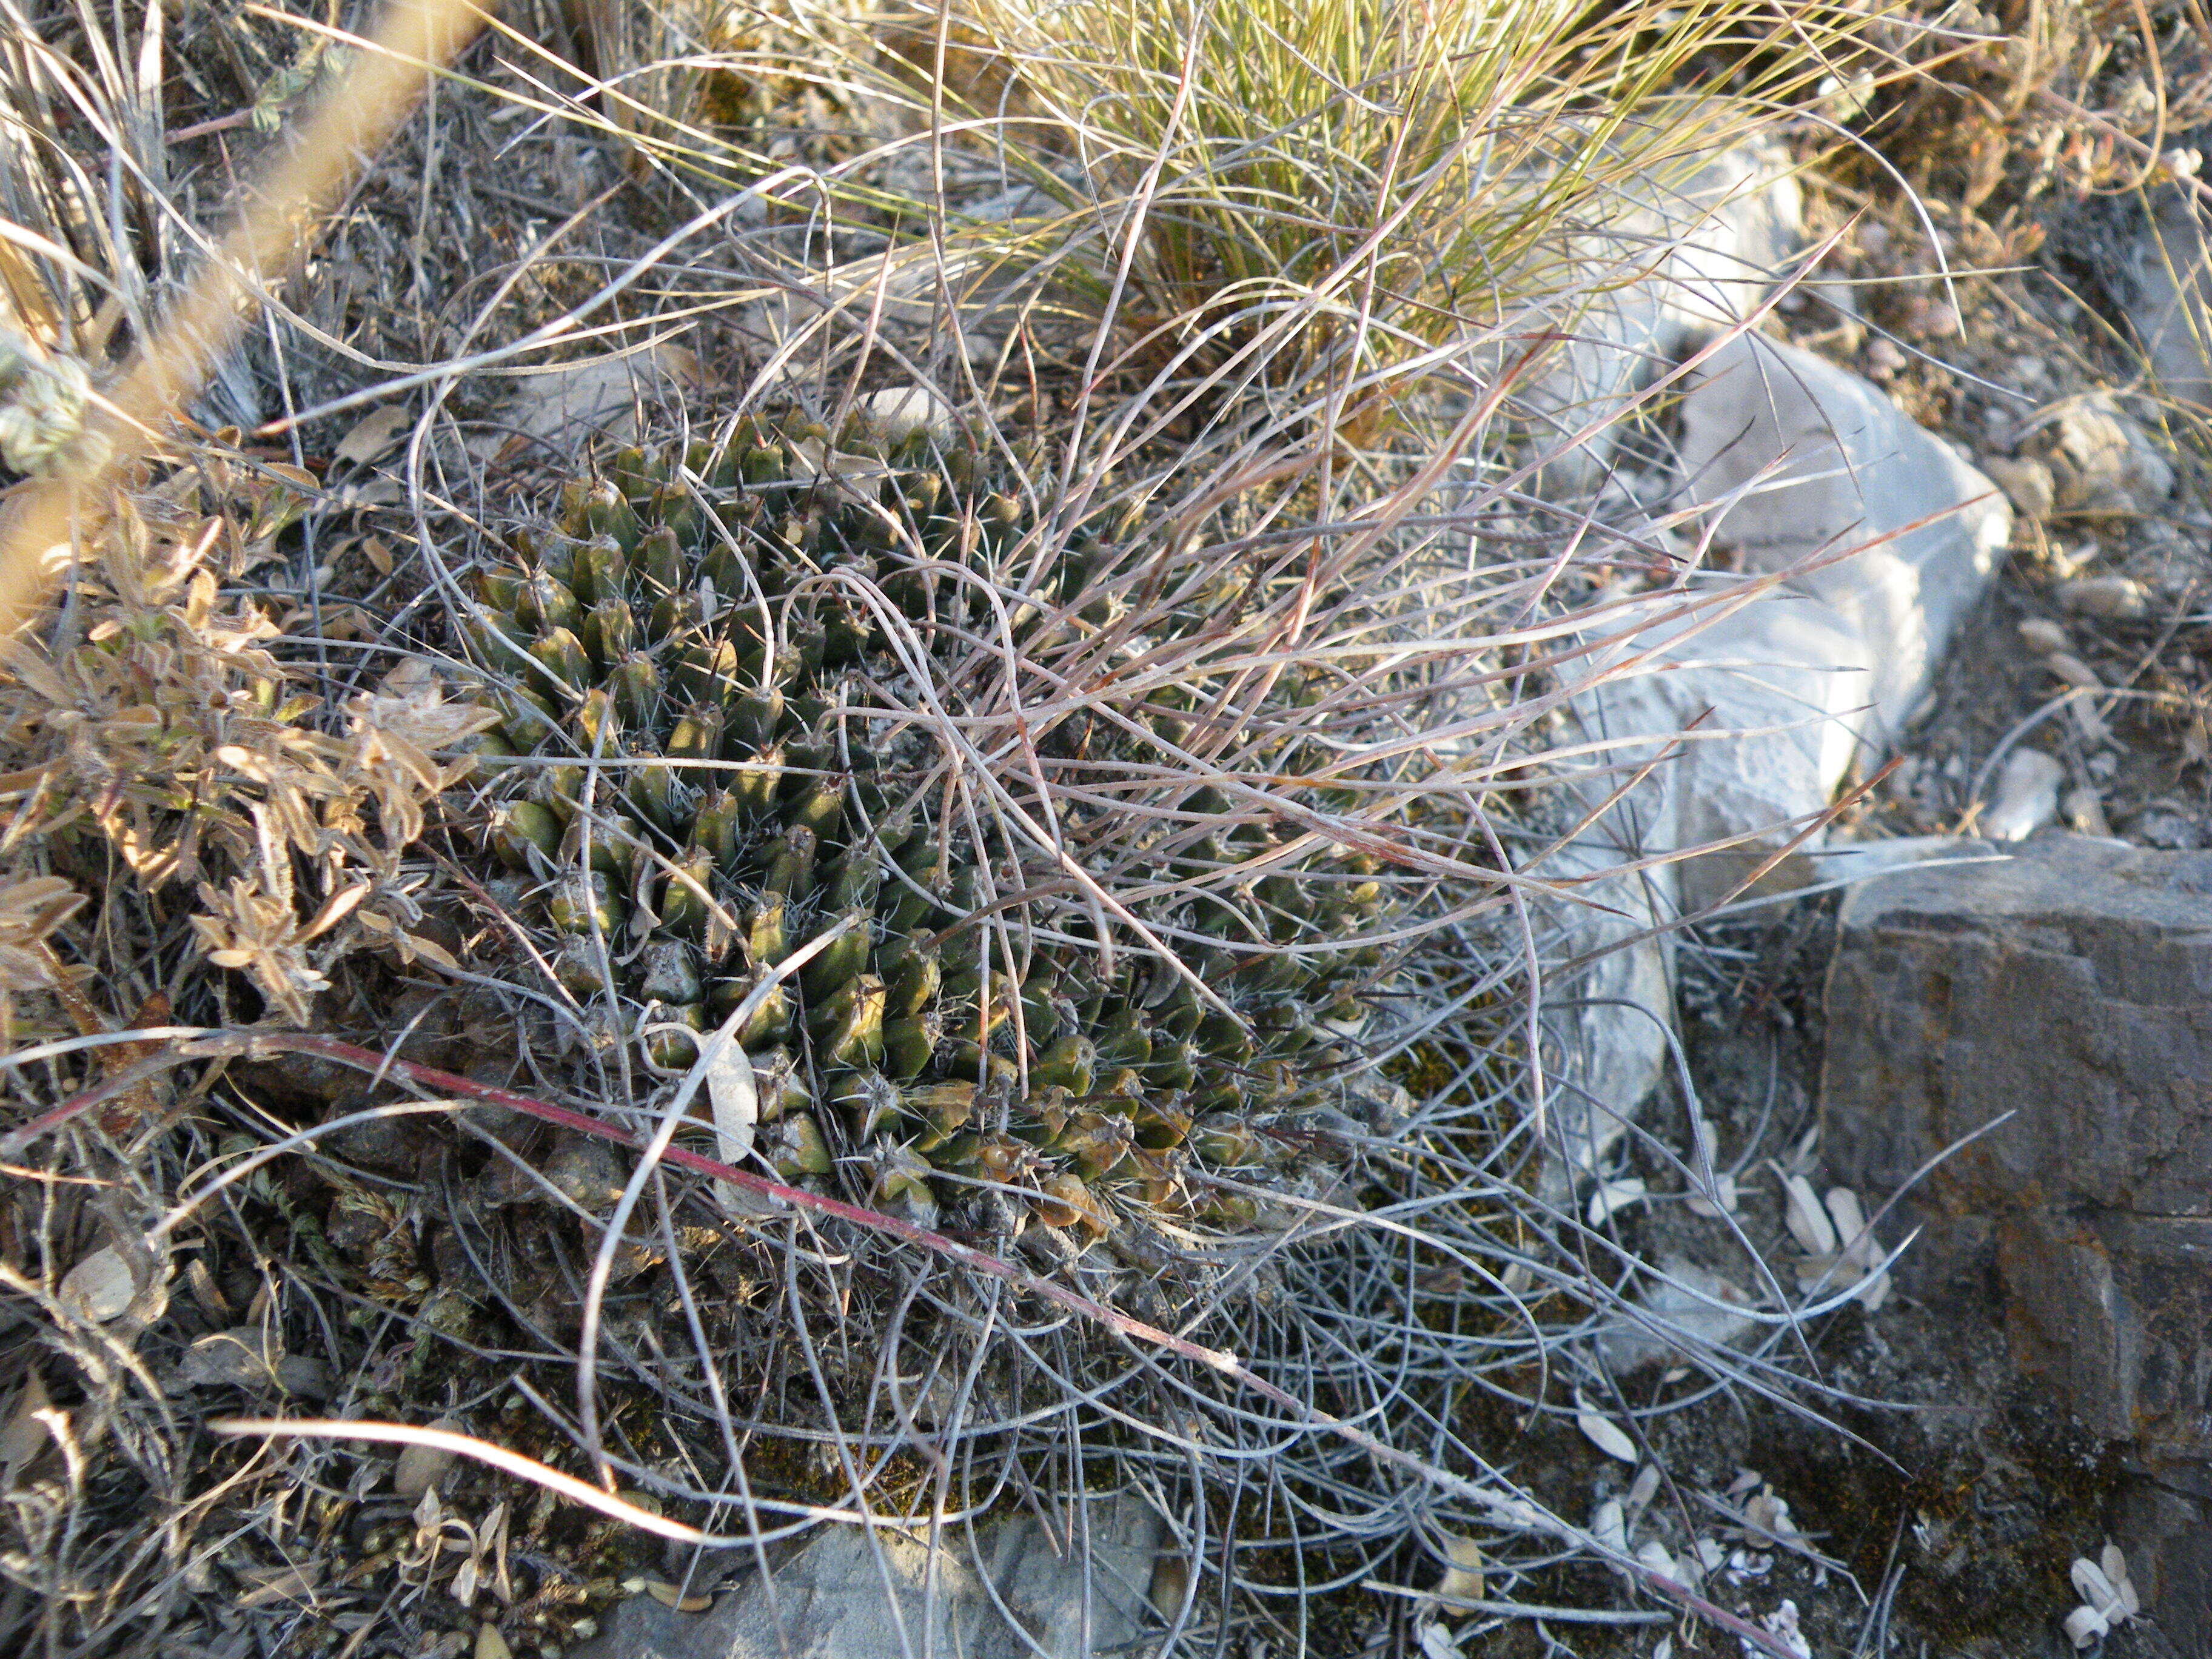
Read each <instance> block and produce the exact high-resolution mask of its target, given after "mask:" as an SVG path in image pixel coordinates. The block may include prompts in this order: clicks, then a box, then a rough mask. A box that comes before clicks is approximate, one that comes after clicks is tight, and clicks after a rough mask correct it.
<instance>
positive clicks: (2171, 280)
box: [2126, 190, 2212, 404]
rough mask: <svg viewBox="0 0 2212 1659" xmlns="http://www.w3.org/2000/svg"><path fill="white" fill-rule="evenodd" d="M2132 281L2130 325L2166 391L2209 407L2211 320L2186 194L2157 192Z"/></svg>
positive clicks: (2196, 221)
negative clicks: (2157, 198) (2157, 195)
mask: <svg viewBox="0 0 2212 1659" xmlns="http://www.w3.org/2000/svg"><path fill="white" fill-rule="evenodd" d="M2126 263H2127V264H2129V265H2130V267H2131V270H2130V272H2129V274H2130V276H2132V277H2133V278H2134V281H2133V283H2132V284H2131V285H2130V286H2131V287H2132V289H2133V294H2132V295H2131V302H2130V306H2129V313H2130V316H2129V320H2130V321H2131V322H2132V323H2134V324H2135V327H2136V335H2137V337H2139V338H2141V339H2142V343H2143V347H2144V349H2145V351H2146V352H2147V354H2148V356H2149V358H2150V361H2151V367H2152V368H2154V370H2156V371H2157V374H2158V378H2159V382H2160V385H2161V386H2164V388H2165V389H2166V392H2167V393H2168V394H2169V395H2170V396H2172V397H2175V398H2180V399H2182V400H2183V401H2184V402H2186V403H2192V404H2212V316H2208V314H2207V312H2206V309H2205V292H2206V289H2205V280H2206V273H2207V268H2208V260H2207V253H2206V244H2205V237H2204V228H2203V222H2202V219H2201V217H2200V216H2199V214H2198V212H2197V209H2196V207H2195V206H2194V203H2193V199H2192V197H2191V195H2190V194H2189V193H2188V192H2186V191H2179V190H2172V191H2165V192H2162V193H2161V195H2160V198H2159V205H2158V210H2157V212H2156V214H2155V216H2154V218H2153V221H2152V222H2151V224H2150V226H2149V227H2148V228H2147V229H2146V230H2145V232H2144V233H2143V234H2142V237H2141V239H2140V240H2138V241H2137V243H2136V246H2135V247H2134V249H2133V250H2132V251H2131V253H2130V258H2129V259H2128V260H2127V262H2126Z"/></svg>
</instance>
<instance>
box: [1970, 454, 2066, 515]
mask: <svg viewBox="0 0 2212 1659" xmlns="http://www.w3.org/2000/svg"><path fill="white" fill-rule="evenodd" d="M1982 471H1984V472H1986V473H1988V474H1989V475H1990V477H1992V478H1994V479H1996V483H1997V487H1998V488H1999V489H2002V490H2003V491H2004V493H2005V499H2006V500H2007V501H2010V502H2011V503H2012V507H2013V511H2014V512H2015V513H2019V514H2020V515H2021V517H2022V518H2023V519H2039V520H2040V519H2047V518H2049V517H2050V516H2051V509H2052V508H2053V507H2057V504H2058V486H2057V483H2055V482H2054V481H2053V479H2052V478H2051V469H2050V468H2049V467H2047V466H2045V465H2044V464H2043V463H2042V462H2041V461H2039V460H2036V459H2033V458H2032V457H2031V458H2029V459H2024V460H2022V459H2015V458H2013V457H2012V456H2009V455H1993V456H1991V457H1990V458H1989V459H1987V460H1985V461H1984V462H1983V463H1982Z"/></svg>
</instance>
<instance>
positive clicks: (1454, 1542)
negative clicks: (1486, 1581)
mask: <svg viewBox="0 0 2212 1659" xmlns="http://www.w3.org/2000/svg"><path fill="white" fill-rule="evenodd" d="M1444 1559H1446V1560H1448V1561H1449V1562H1450V1563H1451V1565H1449V1566H1448V1567H1446V1568H1445V1569H1444V1576H1443V1579H1442V1580H1441V1581H1440V1582H1439V1583H1437V1591H1436V1593H1437V1595H1440V1596H1443V1597H1445V1598H1447V1599H1449V1600H1451V1601H1480V1600H1482V1547H1481V1546H1480V1545H1479V1544H1477V1543H1476V1542H1475V1541H1474V1540H1473V1539H1472V1538H1455V1537H1452V1536H1450V1535H1449V1534H1447V1535H1446V1537H1445V1539H1444Z"/></svg>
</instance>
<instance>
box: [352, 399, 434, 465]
mask: <svg viewBox="0 0 2212 1659" xmlns="http://www.w3.org/2000/svg"><path fill="white" fill-rule="evenodd" d="M413 418H414V416H411V415H410V414H409V413H408V412H407V405H406V404H386V405H385V406H384V407H383V408H382V409H380V410H375V411H374V412H373V413H371V414H370V415H368V416H367V417H365V418H364V419H363V420H362V421H361V422H359V423H358V424H356V426H355V428H354V429H353V430H352V431H350V432H349V433H347V434H346V435H345V436H344V437H343V438H341V439H339V440H338V441H337V447H336V448H334V449H333V450H331V456H332V457H333V458H334V459H337V460H341V461H345V462H348V463H349V464H350V465H354V466H367V465H368V464H369V463H370V462H371V461H373V460H374V459H376V458H377V457H378V456H380V455H381V454H382V453H384V452H385V451H386V450H387V449H389V448H391V447H392V445H393V444H394V443H395V442H397V441H398V437H399V435H400V433H401V432H402V431H404V430H405V428H406V426H407V423H408V422H410V420H412V419H413Z"/></svg>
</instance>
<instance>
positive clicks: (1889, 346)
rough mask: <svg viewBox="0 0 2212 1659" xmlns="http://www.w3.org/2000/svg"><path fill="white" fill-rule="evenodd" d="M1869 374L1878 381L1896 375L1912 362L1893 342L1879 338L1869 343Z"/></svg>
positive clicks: (1867, 357)
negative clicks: (1907, 363)
mask: <svg viewBox="0 0 2212 1659" xmlns="http://www.w3.org/2000/svg"><path fill="white" fill-rule="evenodd" d="M1866 361H1867V373H1868V374H1871V375H1872V376H1874V378H1875V379H1876V380H1882V379H1884V378H1886V377H1887V376H1889V375H1892V374H1896V373H1897V371H1898V370H1899V369H1900V368H1904V367H1905V364H1906V362H1909V361H1910V359H1908V358H1907V357H1906V356H1905V353H1904V352H1903V351H1902V350H1901V349H1899V347H1898V345H1897V343H1896V342H1895V341H1893V340H1888V339H1884V338H1880V337H1877V338H1875V339H1874V340H1871V341H1869V342H1868V344H1867V349H1866Z"/></svg>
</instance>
